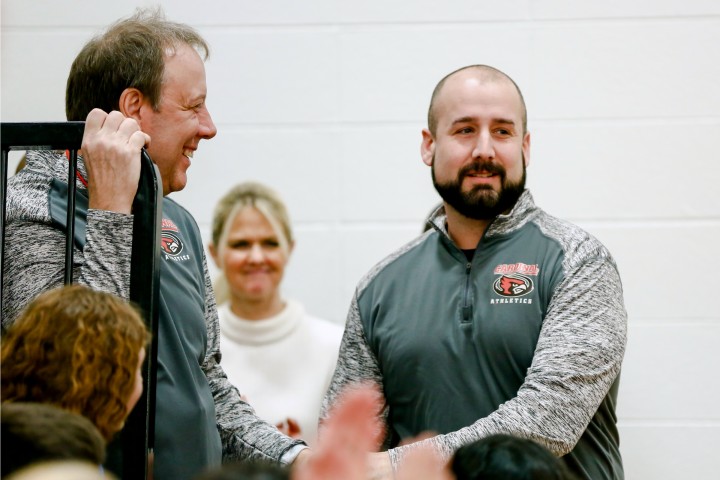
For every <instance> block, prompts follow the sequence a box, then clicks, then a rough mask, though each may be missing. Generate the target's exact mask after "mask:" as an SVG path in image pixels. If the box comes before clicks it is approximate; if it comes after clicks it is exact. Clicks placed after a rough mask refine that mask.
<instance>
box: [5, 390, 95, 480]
mask: <svg viewBox="0 0 720 480" xmlns="http://www.w3.org/2000/svg"><path fill="white" fill-rule="evenodd" d="M0 418H1V419H0V424H1V425H2V427H1V429H2V444H1V449H2V454H1V455H2V467H1V469H2V477H3V478H4V477H5V476H6V475H8V474H10V473H12V472H14V471H16V470H19V469H21V468H23V467H25V466H27V465H30V464H32V463H36V462H40V461H49V460H83V461H87V462H90V463H93V464H95V465H101V464H102V463H103V462H104V461H105V441H104V440H103V437H102V435H100V432H99V431H98V430H97V428H95V426H94V425H93V423H92V422H91V421H90V420H88V419H87V418H85V417H83V416H81V415H78V414H76V413H72V412H69V411H67V410H63V409H61V408H58V407H54V406H52V405H47V404H42V403H23V402H19V403H3V404H2V408H1V409H0Z"/></svg>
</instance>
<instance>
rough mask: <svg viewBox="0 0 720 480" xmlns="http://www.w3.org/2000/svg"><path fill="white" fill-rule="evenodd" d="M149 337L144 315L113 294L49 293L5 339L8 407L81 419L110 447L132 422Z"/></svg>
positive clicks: (74, 289)
mask: <svg viewBox="0 0 720 480" xmlns="http://www.w3.org/2000/svg"><path fill="white" fill-rule="evenodd" d="M149 338H150V334H149V333H148V331H147V327H146V326H145V323H144V322H143V320H142V319H141V318H140V315H139V314H138V312H137V311H136V310H135V309H134V308H133V307H132V306H131V305H130V304H129V303H127V302H126V301H124V300H122V299H120V298H118V297H115V296H113V295H111V294H109V293H104V292H99V291H95V290H92V289H91V288H89V287H86V286H83V285H77V284H76V285H68V286H64V287H60V288H56V289H53V290H50V291H48V292H45V293H43V294H41V295H39V296H38V297H37V298H35V300H33V301H32V302H31V303H30V304H29V305H28V306H27V307H26V308H25V310H24V311H23V312H22V314H21V315H20V317H19V318H18V319H17V320H16V321H15V322H14V323H13V324H12V325H11V326H10V328H8V329H7V331H5V332H4V333H3V337H2V347H1V348H0V361H1V362H2V365H0V369H1V370H2V378H0V385H2V399H3V402H38V403H49V404H52V405H56V406H58V407H60V408H64V409H66V410H69V411H72V412H75V413H79V414H81V415H83V416H85V417H87V418H89V419H90V420H91V421H92V422H93V423H94V424H95V426H96V427H97V428H98V430H100V433H101V434H102V435H103V437H105V439H106V440H109V439H110V438H112V436H113V435H114V434H115V433H116V432H117V431H119V430H120V428H122V424H123V422H124V421H125V418H126V417H127V414H128V411H127V402H128V399H129V397H130V395H131V394H132V392H133V389H134V388H135V378H136V372H137V367H138V361H139V358H140V351H141V350H142V349H143V348H144V347H145V346H146V345H147V343H148V341H149ZM3 405H5V404H3Z"/></svg>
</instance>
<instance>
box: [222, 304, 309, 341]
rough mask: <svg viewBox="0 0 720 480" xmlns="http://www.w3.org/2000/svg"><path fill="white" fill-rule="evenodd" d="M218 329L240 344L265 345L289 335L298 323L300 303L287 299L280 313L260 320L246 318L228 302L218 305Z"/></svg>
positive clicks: (301, 314)
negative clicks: (240, 315)
mask: <svg viewBox="0 0 720 480" xmlns="http://www.w3.org/2000/svg"><path fill="white" fill-rule="evenodd" d="M218 310H220V314H221V315H220V330H221V331H222V333H223V335H225V336H226V337H228V338H229V339H231V340H232V341H234V342H236V343H239V344H241V345H265V344H268V343H275V342H278V341H280V340H282V339H283V338H285V337H287V336H289V335H290V334H291V333H292V332H293V331H294V330H295V328H297V326H298V325H299V324H300V319H301V318H302V317H303V314H304V310H303V307H302V305H300V304H299V303H298V302H296V301H293V300H287V301H286V303H285V308H283V309H282V310H281V311H280V313H278V314H277V315H274V316H272V317H270V318H265V319H262V320H247V319H245V318H242V317H239V316H237V315H236V314H235V313H233V311H232V310H231V309H230V303H224V304H223V305H221V306H220V307H218Z"/></svg>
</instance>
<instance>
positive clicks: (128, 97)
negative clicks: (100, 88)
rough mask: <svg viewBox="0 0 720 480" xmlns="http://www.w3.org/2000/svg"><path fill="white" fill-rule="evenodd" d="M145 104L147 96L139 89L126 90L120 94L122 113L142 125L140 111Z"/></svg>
mask: <svg viewBox="0 0 720 480" xmlns="http://www.w3.org/2000/svg"><path fill="white" fill-rule="evenodd" d="M144 104H145V95H143V93H142V92H141V91H140V90H138V89H137V88H126V89H125V90H123V92H122V93H121V94H120V102H119V109H120V113H122V114H123V115H125V116H126V117H128V118H134V119H135V120H136V121H137V122H138V123H140V113H141V112H140V110H141V109H142V107H143V105H144Z"/></svg>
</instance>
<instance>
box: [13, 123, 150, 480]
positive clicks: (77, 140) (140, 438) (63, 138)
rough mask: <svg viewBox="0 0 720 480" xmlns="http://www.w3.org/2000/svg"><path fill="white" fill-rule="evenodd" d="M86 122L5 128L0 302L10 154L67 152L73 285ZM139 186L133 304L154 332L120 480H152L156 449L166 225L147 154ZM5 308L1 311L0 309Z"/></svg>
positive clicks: (68, 265) (123, 440) (68, 255)
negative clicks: (151, 464)
mask: <svg viewBox="0 0 720 480" xmlns="http://www.w3.org/2000/svg"><path fill="white" fill-rule="evenodd" d="M84 128H85V122H56V123H2V124H1V128H0V143H2V159H1V160H0V301H1V299H2V288H3V274H4V264H5V223H6V199H7V179H8V153H9V151H11V150H68V151H69V152H70V154H69V156H68V158H69V160H70V161H69V162H68V163H69V168H68V182H67V184H68V198H67V223H66V225H67V228H66V244H65V277H64V278H65V284H69V283H72V280H73V278H72V277H73V268H72V266H73V238H74V235H75V195H76V188H75V186H76V183H75V176H76V172H77V152H78V150H79V149H80V146H81V144H82V137H83V131H84ZM141 156H142V158H141V172H140V181H139V184H138V191H137V194H136V196H135V199H134V201H133V207H132V213H133V241H132V258H131V262H132V263H131V268H130V300H131V301H133V302H134V303H135V304H136V306H138V307H139V308H140V310H141V312H142V314H143V316H144V318H145V321H146V323H147V326H148V329H149V330H150V332H152V343H151V345H150V346H149V347H148V352H147V355H146V360H145V364H144V365H143V379H144V385H143V387H144V388H143V395H142V396H141V398H140V400H139V401H138V403H137V405H136V406H135V408H134V409H133V411H132V412H131V413H130V416H129V417H128V419H127V421H126V422H125V427H124V428H123V430H122V432H121V434H120V445H121V448H120V449H119V450H120V451H121V460H120V463H119V465H116V468H115V470H120V471H117V472H116V473H118V474H119V475H120V476H121V478H123V479H126V480H130V479H132V480H137V479H146V478H148V474H149V472H148V457H149V455H150V452H152V449H153V447H154V444H153V443H154V428H155V421H154V420H155V384H156V377H157V373H156V372H157V338H158V331H157V329H158V297H159V291H160V290H159V288H160V234H161V225H160V224H161V221H162V180H161V179H160V173H159V171H158V168H157V166H155V164H153V162H152V160H151V159H150V157H149V156H148V155H147V152H145V150H144V149H143V151H142V155H141ZM0 307H1V305H0Z"/></svg>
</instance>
